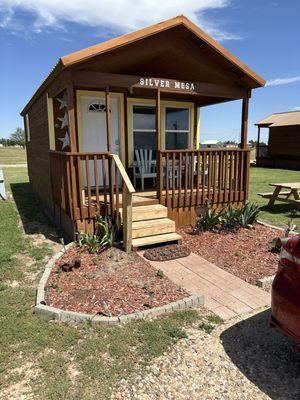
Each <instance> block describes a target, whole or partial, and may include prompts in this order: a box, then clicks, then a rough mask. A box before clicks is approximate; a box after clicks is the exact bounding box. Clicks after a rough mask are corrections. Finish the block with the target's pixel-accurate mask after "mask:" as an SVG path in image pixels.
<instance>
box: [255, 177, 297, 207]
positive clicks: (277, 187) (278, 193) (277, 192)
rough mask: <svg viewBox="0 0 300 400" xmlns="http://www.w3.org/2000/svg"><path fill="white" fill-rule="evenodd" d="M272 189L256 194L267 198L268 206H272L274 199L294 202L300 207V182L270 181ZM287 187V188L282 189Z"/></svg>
mask: <svg viewBox="0 0 300 400" xmlns="http://www.w3.org/2000/svg"><path fill="white" fill-rule="evenodd" d="M269 185H270V186H274V191H273V192H270V193H258V196H261V197H263V198H264V199H269V203H268V205H267V207H268V208H272V207H273V205H274V203H275V201H282V202H285V203H290V204H294V205H295V206H296V208H299V209H300V182H288V183H270V184H269ZM282 189H288V190H282Z"/></svg>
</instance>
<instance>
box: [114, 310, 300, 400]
mask: <svg viewBox="0 0 300 400" xmlns="http://www.w3.org/2000/svg"><path fill="white" fill-rule="evenodd" d="M268 317H269V310H267V311H265V310H264V311H259V312H256V313H252V314H248V315H246V316H244V317H243V318H235V319H232V320H231V321H230V322H228V323H226V324H222V325H220V326H217V327H216V328H215V330H214V331H213V332H212V333H211V334H207V333H205V332H204V331H202V330H200V329H197V328H195V329H192V330H190V331H189V337H188V339H182V340H181V341H180V342H179V343H178V344H177V345H176V346H175V348H174V349H173V350H172V351H171V352H170V353H169V354H164V355H163V356H162V357H160V358H158V359H156V360H155V362H154V363H153V364H151V365H150V366H149V367H147V369H146V371H145V372H144V373H143V374H142V375H141V376H138V377H137V378H136V379H135V380H134V381H133V382H126V381H122V382H120V383H119V385H118V388H117V389H116V391H115V392H114V394H113V395H112V399H113V400H117V399H119V400H120V399H122V400H123V399H126V400H128V399H133V400H134V399H136V400H137V399H140V400H152V399H153V400H154V399H155V400H156V399H159V400H171V399H172V400H175V399H176V400H181V399H184V400H185V399H186V400H187V399H189V400H190V399H201V400H212V399H213V400H252V399H253V400H254V399H255V400H259V399H276V400H292V399H293V400H296V399H299V398H300V355H299V354H296V353H294V352H293V347H292V345H291V343H290V342H289V341H288V340H287V338H286V337H284V336H283V335H282V334H281V332H278V331H277V330H276V329H270V328H269V327H268V324H267V321H268Z"/></svg>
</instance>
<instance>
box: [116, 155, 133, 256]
mask: <svg viewBox="0 0 300 400" xmlns="http://www.w3.org/2000/svg"><path fill="white" fill-rule="evenodd" d="M110 157H111V158H112V159H113V160H114V162H115V165H116V166H117V168H118V170H119V173H120V175H121V176H122V182H123V185H122V211H123V212H122V220H123V243H124V248H125V251H126V252H127V253H129V252H130V251H131V250H132V194H133V193H135V189H134V187H133V184H132V183H131V180H130V178H129V176H128V174H127V172H126V170H125V168H124V165H123V163H122V161H121V160H120V157H119V156H118V155H117V154H110Z"/></svg>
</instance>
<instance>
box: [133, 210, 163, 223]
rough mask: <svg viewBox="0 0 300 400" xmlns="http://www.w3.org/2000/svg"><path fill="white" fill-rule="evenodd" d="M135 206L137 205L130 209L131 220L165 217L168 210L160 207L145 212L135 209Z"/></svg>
mask: <svg viewBox="0 0 300 400" xmlns="http://www.w3.org/2000/svg"><path fill="white" fill-rule="evenodd" d="M135 208H139V207H134V208H133V210H132V221H148V220H150V219H159V218H166V217H167V216H168V210H167V209H160V210H155V209H154V210H149V211H147V212H145V211H142V212H141V211H139V210H135Z"/></svg>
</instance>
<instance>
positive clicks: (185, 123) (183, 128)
mask: <svg viewBox="0 0 300 400" xmlns="http://www.w3.org/2000/svg"><path fill="white" fill-rule="evenodd" d="M165 132H166V149H167V150H180V149H187V148H188V147H189V137H190V109H189V108H182V107H166V120H165Z"/></svg>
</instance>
